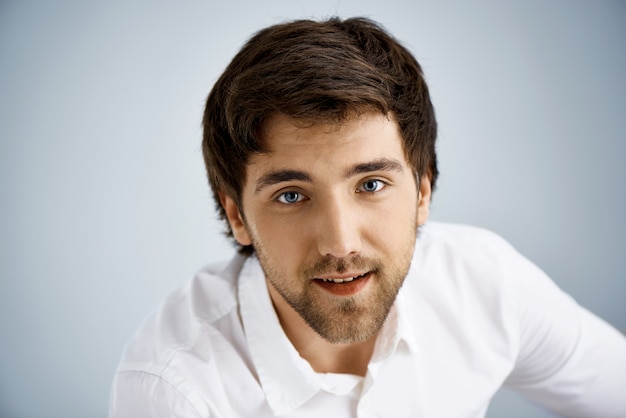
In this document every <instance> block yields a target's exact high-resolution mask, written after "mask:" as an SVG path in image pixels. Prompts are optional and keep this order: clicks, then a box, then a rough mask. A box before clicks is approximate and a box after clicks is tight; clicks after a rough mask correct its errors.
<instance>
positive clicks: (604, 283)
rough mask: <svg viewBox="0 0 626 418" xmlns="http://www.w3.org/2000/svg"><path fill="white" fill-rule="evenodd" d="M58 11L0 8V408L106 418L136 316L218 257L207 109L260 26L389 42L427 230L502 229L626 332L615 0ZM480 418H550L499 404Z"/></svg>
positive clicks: (622, 63) (621, 43)
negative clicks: (203, 146) (425, 97)
mask: <svg viewBox="0 0 626 418" xmlns="http://www.w3.org/2000/svg"><path fill="white" fill-rule="evenodd" d="M51 3H52V2H43V1H42V2H39V3H35V2H27V1H25V2H17V1H8V2H7V1H2V2H0V196H1V206H0V210H1V217H0V275H1V276H0V338H1V342H0V416H2V417H6V418H22V417H24V418H26V417H28V418H33V417H41V418H44V417H65V418H72V417H76V418H79V417H80V418H85V417H104V416H105V415H106V410H107V401H108V392H109V386H110V381H111V377H112V374H113V371H114V368H115V366H116V363H117V361H118V358H119V355H120V353H121V350H122V346H123V344H124V343H125V341H126V340H127V339H128V338H129V337H130V335H131V334H132V332H133V330H134V329H135V328H136V327H137V325H138V323H139V321H140V320H141V319H142V318H144V317H145V315H146V314H147V313H148V312H150V311H151V310H152V309H153V308H154V307H155V306H156V305H157V304H158V302H159V301H160V300H161V299H162V298H163V297H164V296H165V295H166V294H167V293H168V292H170V291H171V290H173V289H174V288H176V287H178V286H179V285H180V284H181V283H182V282H183V281H185V280H187V279H188V278H190V277H191V276H192V274H193V273H194V272H195V271H196V270H197V269H198V268H199V267H201V266H202V265H203V264H205V263H207V262H210V261H213V260H216V259H221V258H224V257H227V256H228V255H229V254H231V252H232V250H231V248H230V246H229V245H228V244H227V243H226V241H225V240H224V239H223V238H221V236H220V235H219V231H220V225H219V224H218V223H217V222H216V221H215V219H214V212H213V203H212V201H211V197H210V195H209V191H208V187H207V186H206V184H205V178H204V172H203V166H202V160H201V154H200V136H201V130H200V119H201V112H202V108H203V102H204V99H205V97H206V95H207V93H208V92H209V90H210V88H211V86H212V84H213V82H214V81H215V80H216V78H217V77H218V75H219V74H220V73H221V71H222V70H223V69H224V67H225V65H226V64H227V62H228V61H229V60H230V59H231V58H232V56H233V55H234V54H235V52H236V51H237V50H238V48H239V47H240V46H241V45H242V43H243V42H244V41H245V40H246V39H247V38H248V37H249V36H250V35H251V34H252V32H254V31H256V30H258V29H260V28H261V27H263V26H265V25H268V24H272V23H276V22H279V21H282V20H285V19H289V18H296V17H309V16H314V17H323V16H329V15H335V14H338V15H341V16H350V15H365V16H369V17H372V18H374V19H376V20H379V21H380V22H382V23H383V24H384V25H385V26H386V27H387V28H388V29H389V30H390V31H391V32H392V33H394V34H395V35H396V36H397V37H398V38H399V39H401V40H402V41H403V42H404V43H405V44H406V45H407V46H408V47H409V48H410V49H411V50H412V51H413V52H414V53H415V54H416V56H417V58H418V59H419V61H420V62H421V63H422V65H423V67H424V70H425V72H426V76H427V79H428V81H429V84H430V87H431V93H432V97H433V99H434V103H435V106H436V110H437V115H438V119H439V124H440V137H439V138H440V139H439V141H440V143H439V148H438V149H439V156H440V162H441V171H442V175H441V182H440V187H439V190H438V191H437V193H436V196H435V201H434V205H433V217H434V218H435V219H438V220H445V221H454V222H464V223H470V224H475V225H481V226H484V227H487V228H490V229H492V230H494V231H496V232H498V233H500V234H501V235H503V236H504V237H505V238H507V239H508V240H509V241H510V242H512V243H513V245H515V246H516V247H517V248H518V249H519V250H520V251H521V252H522V253H524V254H526V255H527V256H528V257H529V258H531V259H532V260H533V261H535V262H536V263H537V264H539V265H540V266H541V267H542V268H543V269H544V270H546V271H547V272H548V273H549V274H550V275H551V276H552V277H553V279H554V280H555V281H556V282H557V283H558V284H559V285H560V286H561V287H562V288H563V289H565V290H566V291H568V292H569V293H571V294H572V295H573V296H574V297H575V298H576V299H577V300H578V301H579V302H580V303H581V304H583V305H585V306H587V307H589V308H590V309H591V310H593V311H595V312H596V313H598V314H599V315H600V316H602V317H604V318H606V319H607V320H608V321H609V322H611V323H612V324H614V325H615V326H617V327H619V328H621V329H626V308H625V306H624V296H626V284H625V283H624V271H626V257H624V250H625V249H626V222H625V221H624V216H625V215H626V188H625V187H624V178H625V175H626V172H625V169H624V157H625V156H626V141H625V139H626V114H625V109H626V82H625V79H624V76H625V74H626V47H625V41H626V6H625V5H624V3H623V2H617V1H597V2H591V1H566V0H559V1H538V0H532V1H519V2H515V3H514V2H501V1H490V2H474V3H476V4H475V5H473V6H470V5H469V3H470V2H464V1H457V2H428V3H426V2H419V1H394V0H385V1H380V0H375V1H374V0H372V1H363V0H346V1H340V0H324V1H315V2H311V1H306V2H297V1H287V0H284V1H271V2H253V1H249V2H236V1H233V2H224V1H220V2H214V1H205V2H202V3H201V2H154V3H153V4H150V5H148V4H147V3H141V2H136V1H129V2H121V1H120V2H79V1H76V2H72V3H68V2H55V3H56V4H55V5H52V4H51ZM166 3H169V4H166ZM313 3H315V5H313ZM453 401H454V399H453V394H451V402H453ZM489 416H490V417H498V416H507V417H530V416H532V417H547V416H550V415H548V414H545V413H542V412H541V411H540V410H538V409H537V408H536V407H535V406H531V405H527V404H526V403H525V401H521V400H519V399H518V398H517V397H516V395H512V394H510V393H508V392H504V393H501V394H499V395H498V396H497V397H496V401H495V403H494V404H493V406H492V408H491V410H490V413H489Z"/></svg>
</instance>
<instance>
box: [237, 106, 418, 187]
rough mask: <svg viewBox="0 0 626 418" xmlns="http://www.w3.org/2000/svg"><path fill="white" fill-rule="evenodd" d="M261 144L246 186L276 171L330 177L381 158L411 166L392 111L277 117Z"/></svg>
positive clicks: (322, 177) (266, 129) (405, 166)
mask: <svg viewBox="0 0 626 418" xmlns="http://www.w3.org/2000/svg"><path fill="white" fill-rule="evenodd" d="M263 148H264V150H265V151H264V152H262V153H260V154H255V155H254V156H252V157H251V159H250V161H249V164H248V166H247V169H246V177H247V179H246V183H248V184H250V183H254V182H255V181H256V179H259V178H260V177H262V176H264V175H265V174H266V173H267V172H269V171H275V170H298V171H299V172H302V173H306V174H307V175H308V177H309V178H318V179H331V180H332V178H333V177H332V176H333V175H335V174H338V173H345V172H346V170H350V168H352V167H354V166H356V165H359V164H366V163H370V162H372V161H375V160H381V159H387V160H395V161H399V162H400V163H401V164H402V165H403V167H404V168H406V170H407V171H409V170H410V169H409V168H408V163H407V162H406V156H405V153H404V143H403V140H402V136H401V134H400V129H399V126H398V123H397V122H396V120H395V118H394V117H393V115H383V114H380V113H364V114H362V115H359V116H355V117H353V118H351V119H349V120H347V121H345V122H343V123H337V124H331V123H317V124H306V123H300V122H297V121H294V120H293V119H290V118H288V117H286V116H283V115H276V116H273V117H272V118H271V119H269V120H268V121H267V122H266V124H265V127H264V130H263ZM335 178H336V177H335Z"/></svg>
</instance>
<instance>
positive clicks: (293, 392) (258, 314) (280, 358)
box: [239, 256, 320, 415]
mask: <svg viewBox="0 0 626 418" xmlns="http://www.w3.org/2000/svg"><path fill="white" fill-rule="evenodd" d="M239 300H240V310H241V317H242V322H243V327H244V330H245V333H246V339H247V341H248V348H249V350H250V355H251V357H252V361H253V362H254V365H255V367H256V372H257V374H258V377H259V381H260V382H261V386H262V387H263V391H264V392H265V397H266V399H267V402H268V404H269V406H270V408H271V409H272V411H273V412H274V414H276V415H281V414H285V413H288V412H290V411H292V410H294V409H296V408H298V407H299V406H301V405H302V404H304V403H305V402H306V401H308V400H309V399H311V398H312V397H313V396H315V394H316V393H317V392H318V391H319V390H320V384H319V380H318V379H317V377H316V375H315V371H314V370H313V369H312V368H311V366H310V364H309V363H308V362H307V361H306V360H304V359H303V358H302V357H300V355H299V354H298V352H297V351H296V349H295V348H294V347H293V345H292V344H291V342H290V341H289V339H288V338H287V336H286V335H285V333H284V331H283V329H282V327H281V325H280V322H279V320H278V317H277V315H276V312H275V311H274V307H273V306H272V301H271V299H270V296H269V292H268V290H267V284H266V282H265V275H264V274H263V270H262V269H261V266H260V265H259V262H258V260H257V258H256V257H254V256H252V257H249V258H248V260H246V262H245V264H244V266H243V269H242V271H241V274H240V277H239Z"/></svg>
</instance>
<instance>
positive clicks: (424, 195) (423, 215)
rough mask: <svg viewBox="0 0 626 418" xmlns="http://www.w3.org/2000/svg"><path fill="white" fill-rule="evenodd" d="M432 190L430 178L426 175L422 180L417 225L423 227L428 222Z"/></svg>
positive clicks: (418, 196) (418, 197)
mask: <svg viewBox="0 0 626 418" xmlns="http://www.w3.org/2000/svg"><path fill="white" fill-rule="evenodd" d="M431 193H432V189H431V187H430V176H429V175H428V174H425V175H423V176H422V178H421V179H420V188H419V193H418V195H417V199H418V202H417V224H418V225H423V224H424V223H425V222H426V221H427V220H428V215H429V214H430V196H431Z"/></svg>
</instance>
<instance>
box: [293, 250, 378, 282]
mask: <svg viewBox="0 0 626 418" xmlns="http://www.w3.org/2000/svg"><path fill="white" fill-rule="evenodd" d="M379 266H380V263H379V262H378V261H376V260H374V259H371V258H367V257H363V256H361V255H354V256H350V257H343V258H337V257H333V256H324V257H322V258H320V259H319V260H317V261H316V262H315V263H313V264H312V265H310V266H308V267H306V268H304V270H303V275H304V277H318V276H322V275H325V274H332V273H339V274H341V273H345V272H346V271H355V270H356V271H360V272H365V271H368V272H370V271H377V270H379Z"/></svg>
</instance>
